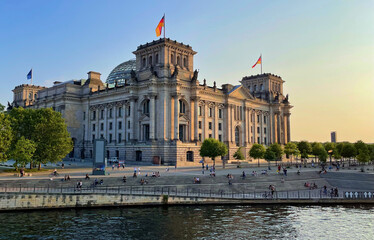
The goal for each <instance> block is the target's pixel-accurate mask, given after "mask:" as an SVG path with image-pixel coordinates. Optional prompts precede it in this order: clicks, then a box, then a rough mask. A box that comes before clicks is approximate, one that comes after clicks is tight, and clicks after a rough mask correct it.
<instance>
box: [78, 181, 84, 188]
mask: <svg viewBox="0 0 374 240" xmlns="http://www.w3.org/2000/svg"><path fill="white" fill-rule="evenodd" d="M82 187H83V183H82V181H78V182H77V190H82Z"/></svg>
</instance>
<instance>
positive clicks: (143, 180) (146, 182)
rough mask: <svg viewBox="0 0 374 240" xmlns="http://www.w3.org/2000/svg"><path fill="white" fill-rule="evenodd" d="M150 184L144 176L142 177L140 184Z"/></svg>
mask: <svg viewBox="0 0 374 240" xmlns="http://www.w3.org/2000/svg"><path fill="white" fill-rule="evenodd" d="M144 184H148V181H147V180H146V179H144V178H142V179H140V185H144Z"/></svg>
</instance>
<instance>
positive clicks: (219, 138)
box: [218, 134, 222, 142]
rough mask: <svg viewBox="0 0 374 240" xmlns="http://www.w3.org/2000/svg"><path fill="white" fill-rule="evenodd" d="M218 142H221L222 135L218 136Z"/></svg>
mask: <svg viewBox="0 0 374 240" xmlns="http://www.w3.org/2000/svg"><path fill="white" fill-rule="evenodd" d="M218 140H219V141H220V142H222V135H221V134H219V135H218Z"/></svg>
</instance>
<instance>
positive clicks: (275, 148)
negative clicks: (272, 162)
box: [269, 143, 283, 161]
mask: <svg viewBox="0 0 374 240" xmlns="http://www.w3.org/2000/svg"><path fill="white" fill-rule="evenodd" d="M269 148H270V150H271V151H272V152H273V153H274V154H275V157H276V160H277V161H282V155H283V149H282V146H281V145H279V144H278V143H273V144H271V145H270V146H269Z"/></svg>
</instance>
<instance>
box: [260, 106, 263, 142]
mask: <svg viewBox="0 0 374 240" xmlns="http://www.w3.org/2000/svg"><path fill="white" fill-rule="evenodd" d="M260 142H261V144H264V112H261V114H260Z"/></svg>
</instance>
